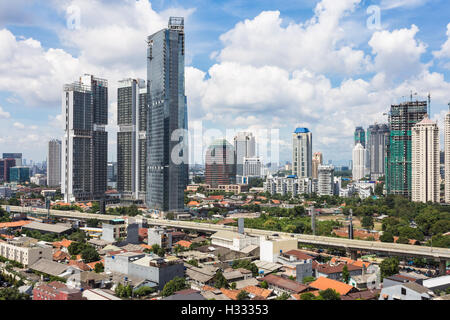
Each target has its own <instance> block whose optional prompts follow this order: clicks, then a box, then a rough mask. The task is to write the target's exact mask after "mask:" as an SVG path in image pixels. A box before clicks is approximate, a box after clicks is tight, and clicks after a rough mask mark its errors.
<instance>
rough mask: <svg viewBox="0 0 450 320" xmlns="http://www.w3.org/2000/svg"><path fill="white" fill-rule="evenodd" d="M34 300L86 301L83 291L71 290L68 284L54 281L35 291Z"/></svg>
mask: <svg viewBox="0 0 450 320" xmlns="http://www.w3.org/2000/svg"><path fill="white" fill-rule="evenodd" d="M33 300H86V299H83V291H81V290H79V289H72V288H69V287H68V286H67V285H66V284H64V283H62V282H58V281H52V282H50V283H48V284H41V285H39V286H36V287H35V288H34V289H33Z"/></svg>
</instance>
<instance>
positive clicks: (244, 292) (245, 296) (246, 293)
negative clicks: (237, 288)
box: [237, 290, 249, 300]
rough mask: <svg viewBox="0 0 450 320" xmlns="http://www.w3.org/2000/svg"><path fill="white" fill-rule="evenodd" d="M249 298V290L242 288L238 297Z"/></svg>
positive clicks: (241, 298)
mask: <svg viewBox="0 0 450 320" xmlns="http://www.w3.org/2000/svg"><path fill="white" fill-rule="evenodd" d="M248 298H249V294H248V292H247V291H244V290H242V291H241V292H239V293H238V295H237V299H238V300H247V299H248Z"/></svg>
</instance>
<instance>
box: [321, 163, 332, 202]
mask: <svg viewBox="0 0 450 320" xmlns="http://www.w3.org/2000/svg"><path fill="white" fill-rule="evenodd" d="M317 183H318V194H319V196H333V195H334V166H332V165H321V166H319V177H318V181H317Z"/></svg>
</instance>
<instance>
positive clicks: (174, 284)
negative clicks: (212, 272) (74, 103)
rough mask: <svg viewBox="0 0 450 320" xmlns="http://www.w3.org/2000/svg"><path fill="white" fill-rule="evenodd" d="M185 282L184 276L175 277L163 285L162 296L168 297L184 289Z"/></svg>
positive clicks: (185, 286)
mask: <svg viewBox="0 0 450 320" xmlns="http://www.w3.org/2000/svg"><path fill="white" fill-rule="evenodd" d="M186 288H187V283H186V280H185V279H184V278H180V277H175V278H173V279H172V280H170V281H169V282H167V283H166V285H165V286H164V288H163V290H162V292H161V294H162V295H163V297H168V296H171V295H173V294H174V293H175V292H177V291H180V290H183V289H186Z"/></svg>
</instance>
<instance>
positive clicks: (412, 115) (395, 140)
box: [385, 101, 427, 199]
mask: <svg viewBox="0 0 450 320" xmlns="http://www.w3.org/2000/svg"><path fill="white" fill-rule="evenodd" d="M426 114H427V102H426V101H410V102H405V103H402V104H400V105H392V106H391V110H390V112H389V127H390V130H391V132H390V135H389V144H388V148H387V155H386V172H385V174H386V190H387V193H388V194H396V195H402V196H404V197H406V198H408V199H410V198H411V130H412V127H413V126H414V125H415V124H417V123H419V122H420V121H422V120H423V118H424V117H425V115H426Z"/></svg>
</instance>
